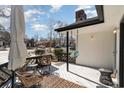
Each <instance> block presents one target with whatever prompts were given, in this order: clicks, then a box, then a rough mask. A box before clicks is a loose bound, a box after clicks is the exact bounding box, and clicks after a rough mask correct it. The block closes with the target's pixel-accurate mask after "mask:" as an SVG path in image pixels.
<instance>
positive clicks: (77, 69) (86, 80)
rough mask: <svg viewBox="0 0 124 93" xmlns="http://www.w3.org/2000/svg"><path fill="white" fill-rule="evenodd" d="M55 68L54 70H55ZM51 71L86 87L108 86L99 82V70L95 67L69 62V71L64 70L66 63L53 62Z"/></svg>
mask: <svg viewBox="0 0 124 93" xmlns="http://www.w3.org/2000/svg"><path fill="white" fill-rule="evenodd" d="M55 69H56V70H55ZM51 71H52V72H51V73H52V74H55V75H57V76H59V77H61V78H64V79H66V80H68V81H71V82H74V83H76V84H79V85H81V86H85V87H88V88H96V87H100V88H101V87H110V86H106V85H104V84H102V83H100V82H99V77H100V72H99V71H98V70H96V69H93V68H90V67H85V66H79V65H75V64H71V63H70V64H69V71H67V70H66V63H64V62H53V63H52V67H51Z"/></svg>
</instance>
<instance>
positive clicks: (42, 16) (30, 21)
mask: <svg viewBox="0 0 124 93" xmlns="http://www.w3.org/2000/svg"><path fill="white" fill-rule="evenodd" d="M0 8H5V10H4V12H5V13H6V14H8V15H9V11H10V10H11V9H10V6H0ZM80 9H84V10H85V12H86V14H87V17H88V18H91V17H95V16H97V13H96V10H95V6H90V5H88V6H84V5H82V6H81V5H40V6H39V5H34V6H31V5H26V6H24V14H25V24H26V26H25V27H26V35H27V36H28V37H29V38H32V37H34V36H35V35H36V34H38V36H39V38H40V37H44V38H46V37H47V36H48V33H49V25H50V24H51V23H54V24H53V25H55V26H57V25H58V24H57V21H61V22H63V23H64V24H71V23H74V22H75V11H77V10H80ZM9 23H10V19H9V18H2V17H0V24H3V25H4V26H5V27H6V28H7V27H9ZM55 26H54V27H55Z"/></svg>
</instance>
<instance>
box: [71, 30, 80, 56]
mask: <svg viewBox="0 0 124 93" xmlns="http://www.w3.org/2000/svg"><path fill="white" fill-rule="evenodd" d="M76 38H77V41H76V43H77V44H76V50H74V51H72V52H71V53H70V57H71V58H77V57H78V56H79V51H78V29H77V37H76Z"/></svg>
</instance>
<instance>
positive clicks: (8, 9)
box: [3, 8, 11, 16]
mask: <svg viewBox="0 0 124 93" xmlns="http://www.w3.org/2000/svg"><path fill="white" fill-rule="evenodd" d="M3 12H4V14H5V15H6V16H10V15H11V8H4V9H3Z"/></svg>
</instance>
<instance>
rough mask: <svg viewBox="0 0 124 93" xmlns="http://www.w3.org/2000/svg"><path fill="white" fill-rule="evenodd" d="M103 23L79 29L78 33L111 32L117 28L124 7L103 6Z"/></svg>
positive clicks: (123, 12)
mask: <svg viewBox="0 0 124 93" xmlns="http://www.w3.org/2000/svg"><path fill="white" fill-rule="evenodd" d="M103 8H104V23H100V24H96V25H91V26H86V27H80V28H78V31H80V33H91V32H100V31H112V30H114V29H115V28H119V23H120V20H121V18H122V16H123V14H124V6H121V5H105V6H104V7H103ZM65 31H77V28H75V29H69V30H65Z"/></svg>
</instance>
